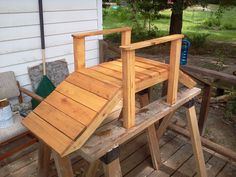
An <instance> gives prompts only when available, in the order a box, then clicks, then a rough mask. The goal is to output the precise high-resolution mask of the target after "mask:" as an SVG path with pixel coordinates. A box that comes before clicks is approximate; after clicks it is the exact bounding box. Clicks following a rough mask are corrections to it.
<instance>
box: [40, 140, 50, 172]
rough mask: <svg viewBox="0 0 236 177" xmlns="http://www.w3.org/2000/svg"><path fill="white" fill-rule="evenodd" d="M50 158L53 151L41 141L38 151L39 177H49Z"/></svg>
mask: <svg viewBox="0 0 236 177" xmlns="http://www.w3.org/2000/svg"><path fill="white" fill-rule="evenodd" d="M50 156H51V149H50V148H49V147H48V146H47V145H46V144H44V143H43V142H41V141H40V142H39V151H38V177H48V176H49V167H50Z"/></svg>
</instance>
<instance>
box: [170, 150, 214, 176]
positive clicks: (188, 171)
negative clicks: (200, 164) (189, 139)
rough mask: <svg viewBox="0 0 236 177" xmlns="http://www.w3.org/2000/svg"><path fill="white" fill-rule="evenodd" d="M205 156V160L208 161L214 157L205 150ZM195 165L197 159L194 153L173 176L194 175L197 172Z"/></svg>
mask: <svg viewBox="0 0 236 177" xmlns="http://www.w3.org/2000/svg"><path fill="white" fill-rule="evenodd" d="M190 151H191V150H190ZM204 157H205V162H206V163H207V161H208V160H209V159H210V158H211V157H212V155H211V154H210V153H208V152H206V151H204ZM195 166H196V163H195V159H194V157H193V155H192V156H191V157H190V158H189V159H188V160H187V161H186V162H185V163H184V164H183V165H182V166H181V167H180V168H179V169H178V171H176V172H175V173H174V174H173V175H172V176H173V177H182V176H194V174H196V169H195V168H193V167H195ZM208 176H209V175H208ZM209 177H210V176H209Z"/></svg>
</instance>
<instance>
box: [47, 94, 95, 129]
mask: <svg viewBox="0 0 236 177" xmlns="http://www.w3.org/2000/svg"><path fill="white" fill-rule="evenodd" d="M44 101H45V102H47V103H48V104H50V105H51V106H53V107H56V108H57V109H59V110H60V111H62V112H64V113H65V114H67V115H68V116H70V117H72V118H73V119H75V120H76V121H79V122H80V123H82V124H83V125H85V126H88V125H89V124H90V123H91V122H92V121H93V119H94V117H95V116H96V114H97V113H96V112H95V111H93V110H92V109H89V108H87V107H86V106H84V105H82V104H80V103H78V102H76V101H74V100H72V99H70V98H68V97H66V96H64V95H62V94H60V93H59V92H57V91H53V92H52V93H51V94H50V95H49V96H48V97H47V98H46V99H45V100H44Z"/></svg>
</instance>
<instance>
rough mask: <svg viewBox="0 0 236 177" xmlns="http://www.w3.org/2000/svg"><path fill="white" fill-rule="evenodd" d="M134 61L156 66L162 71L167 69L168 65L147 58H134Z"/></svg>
mask: <svg viewBox="0 0 236 177" xmlns="http://www.w3.org/2000/svg"><path fill="white" fill-rule="evenodd" d="M136 61H139V62H142V63H146V64H150V65H154V66H157V67H159V68H163V69H169V65H168V64H165V63H162V62H159V61H156V60H151V59H148V58H143V57H137V56H136Z"/></svg>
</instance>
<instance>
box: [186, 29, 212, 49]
mask: <svg viewBox="0 0 236 177" xmlns="http://www.w3.org/2000/svg"><path fill="white" fill-rule="evenodd" d="M209 35H210V34H204V33H196V34H192V35H188V36H187V39H188V40H189V41H190V42H191V46H192V47H194V48H202V47H204V46H205V44H206V42H207V38H208V36H209Z"/></svg>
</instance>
